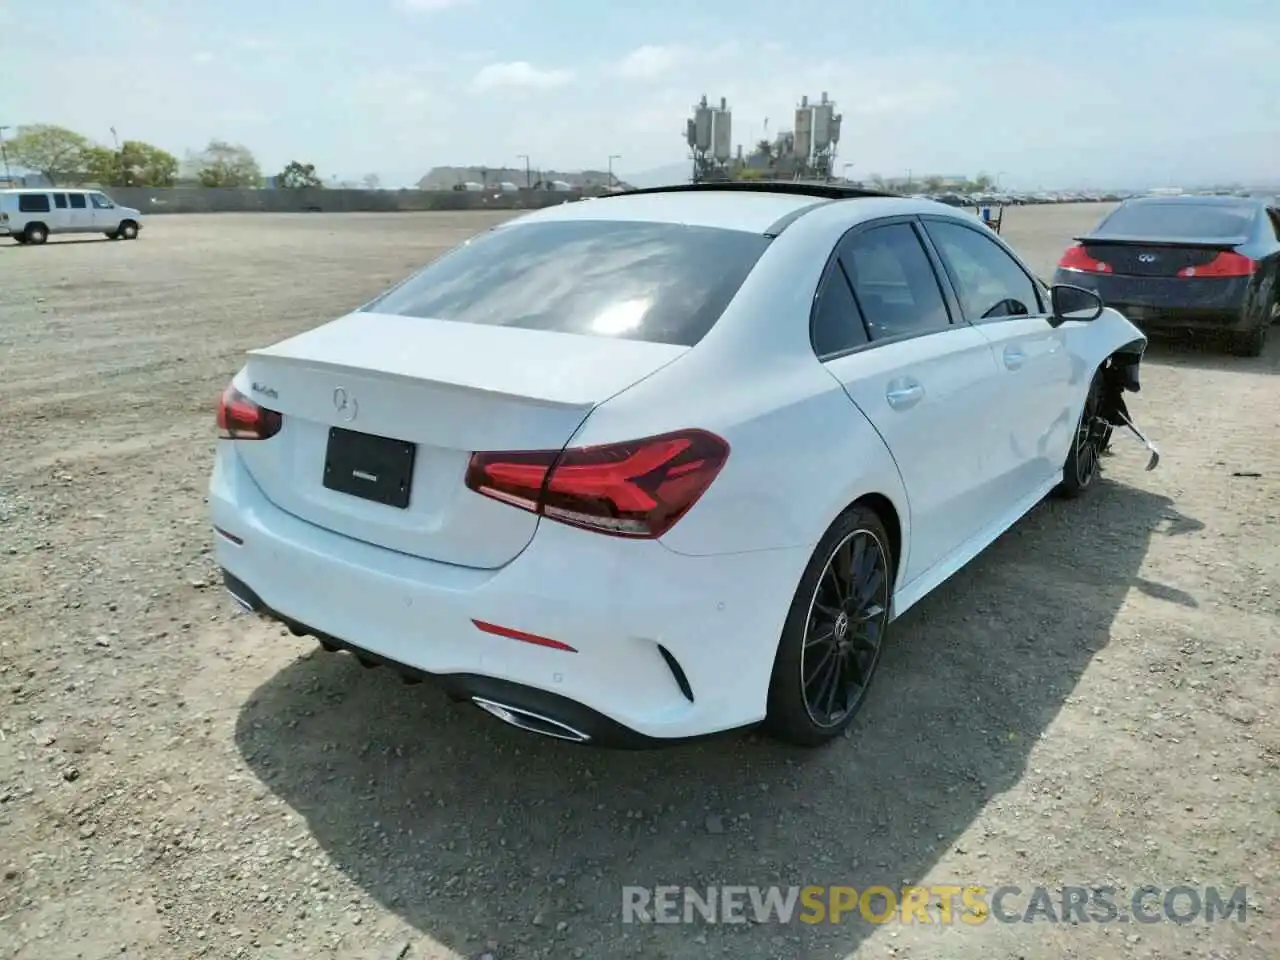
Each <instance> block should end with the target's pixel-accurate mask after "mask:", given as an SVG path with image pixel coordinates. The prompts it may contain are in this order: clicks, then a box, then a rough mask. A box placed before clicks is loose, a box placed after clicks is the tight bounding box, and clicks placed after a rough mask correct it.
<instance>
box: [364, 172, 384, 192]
mask: <svg viewBox="0 0 1280 960" xmlns="http://www.w3.org/2000/svg"><path fill="white" fill-rule="evenodd" d="M364 187H365V189H366V190H381V189H382V178H381V177H380V176H378V175H377V174H376V173H366V174H365V175H364Z"/></svg>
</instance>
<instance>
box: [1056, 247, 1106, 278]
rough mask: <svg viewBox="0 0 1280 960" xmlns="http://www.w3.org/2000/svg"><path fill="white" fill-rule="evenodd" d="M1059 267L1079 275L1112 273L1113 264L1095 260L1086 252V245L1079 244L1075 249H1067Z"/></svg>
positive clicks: (1059, 262)
mask: <svg viewBox="0 0 1280 960" xmlns="http://www.w3.org/2000/svg"><path fill="white" fill-rule="evenodd" d="M1058 266H1059V267H1060V268H1061V269H1063V270H1075V271H1077V272H1078V273H1110V272H1111V264H1109V263H1103V262H1102V261H1101V260H1095V259H1093V257H1091V256H1089V254H1088V253H1086V252H1085V249H1084V245H1083V244H1079V243H1077V244H1076V245H1075V246H1074V247H1068V248H1067V252H1066V253H1064V254H1063V255H1062V259H1061V260H1059V261H1058Z"/></svg>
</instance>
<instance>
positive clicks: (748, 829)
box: [0, 207, 1280, 960]
mask: <svg viewBox="0 0 1280 960" xmlns="http://www.w3.org/2000/svg"><path fill="white" fill-rule="evenodd" d="M1099 213H1100V210H1099V209H1097V208H1088V207H1058V208H1026V209H1014V210H1011V211H1010V212H1009V213H1008V214H1007V216H1006V221H1005V232H1006V234H1007V235H1008V236H1009V237H1010V238H1011V239H1012V240H1013V242H1014V243H1015V244H1016V245H1017V246H1019V247H1020V248H1021V249H1023V250H1024V251H1025V252H1026V253H1027V254H1028V255H1029V256H1030V257H1031V259H1032V260H1033V262H1034V263H1035V265H1036V266H1037V268H1039V269H1042V270H1043V271H1045V275H1047V271H1049V270H1050V269H1051V268H1052V263H1053V261H1054V259H1055V257H1056V255H1057V254H1058V253H1059V252H1060V250H1061V248H1062V247H1063V246H1064V245H1065V244H1066V243H1067V242H1069V238H1070V237H1071V236H1072V235H1073V234H1074V233H1075V232H1077V231H1079V230H1080V229H1082V228H1085V227H1087V226H1088V225H1089V224H1091V223H1092V222H1093V221H1094V220H1095V219H1096V217H1097V216H1098V215H1099ZM483 222H484V221H483V220H482V219H481V218H480V217H479V216H476V215H465V214H463V215H449V214H425V215H412V214H401V215H388V216H364V215H348V216H325V215H312V216H307V215H302V216H294V217H288V216H267V215H257V216H255V215H246V216H209V217H203V218H201V217H172V218H168V219H165V218H160V217H156V218H153V219H152V220H151V221H150V222H149V224H148V226H147V228H146V229H145V230H144V231H143V236H142V239H141V240H140V241H139V242H137V243H108V242H106V241H102V240H97V239H94V240H89V241H74V242H73V241H64V242H54V243H50V244H49V245H48V246H45V247H42V248H19V247H16V246H12V245H7V244H6V245H4V246H2V247H0V357H2V358H3V374H4V375H3V377H2V378H0V438H3V452H4V459H3V462H2V463H0V674H2V675H3V692H2V693H0V868H2V869H3V879H2V880H0V950H2V951H3V956H6V957H15V958H23V960H63V958H72V957H77V958H88V960H98V958H106V957H124V958H130V960H132V958H144V957H145V958H152V957H155V958H188V957H210V958H219V960H220V958H235V957H255V958H256V957H269V958H281V960H295V958H296V960H304V958H305V960H316V958H327V957H341V958H362V960H363V958H369V960H393V958H396V960H406V958H407V960H423V958H453V957H471V956H477V955H482V954H485V953H489V954H491V955H492V956H493V957H495V958H497V960H509V958H525V957H547V958H565V957H589V958H609V957H626V956H635V957H650V958H695V957H708V956H712V957H733V958H741V960H756V958H797V957H805V958H836V957H842V956H846V955H850V954H852V955H856V956H858V957H865V958H888V957H894V958H898V960H902V958H919V960H932V958H940V957H943V956H945V957H947V958H950V960H979V958H981V960H1013V958H1020V957H1028V958H1041V957H1044V958H1063V957H1073V958H1094V957H1151V958H1176V957H1201V958H1205V957H1215V958H1246V957H1259V958H1261V957H1275V956H1276V950H1277V947H1276V944H1277V943H1280V886H1278V883H1280V881H1278V879H1277V878H1278V877H1280V778H1278V777H1277V767H1278V766H1280V717H1278V715H1277V714H1278V713H1280V698H1278V697H1277V695H1276V689H1277V683H1280V656H1278V653H1280V617H1278V614H1280V536H1278V535H1277V529H1278V520H1280V443H1277V437H1278V436H1280V378H1278V377H1277V376H1276V374H1277V373H1278V372H1280V336H1278V337H1276V338H1275V339H1274V340H1273V343H1272V349H1271V350H1270V351H1269V353H1268V355H1267V356H1266V357H1263V358H1261V359H1258V360H1244V359H1238V358H1234V357H1229V356H1223V355H1219V354H1217V353H1214V352H1212V351H1202V350H1192V349H1189V348H1186V347H1176V346H1161V345H1159V344H1157V345H1156V346H1153V348H1152V350H1151V352H1150V353H1149V355H1148V356H1149V359H1148V363H1147V366H1146V376H1145V384H1144V391H1143V393H1142V394H1141V395H1140V396H1139V397H1138V398H1137V399H1136V400H1135V401H1134V402H1133V409H1134V412H1135V414H1136V415H1137V417H1138V418H1139V422H1140V423H1143V424H1145V425H1146V426H1148V427H1149V428H1150V431H1151V433H1152V434H1153V436H1154V437H1155V438H1157V441H1158V442H1159V443H1160V444H1161V446H1162V450H1163V451H1164V454H1165V460H1164V463H1163V464H1162V466H1161V468H1160V469H1159V470H1158V471H1157V472H1155V473H1151V474H1148V473H1144V472H1143V470H1142V465H1143V456H1142V454H1141V450H1140V448H1139V447H1138V446H1137V445H1136V444H1134V443H1129V442H1127V441H1126V440H1124V439H1120V440H1118V441H1117V451H1118V455H1117V456H1116V457H1114V458H1113V459H1111V460H1108V461H1107V463H1106V467H1107V476H1106V480H1105V482H1104V483H1103V484H1102V485H1101V486H1100V487H1099V488H1098V489H1096V490H1094V491H1093V492H1092V494H1091V495H1090V497H1089V498H1087V499H1086V500H1085V501H1083V502H1080V503H1076V504H1059V503H1053V504H1049V503H1046V504H1044V505H1042V506H1040V507H1039V508H1037V509H1036V510H1035V511H1034V512H1033V514H1032V515H1031V516H1030V517H1028V518H1027V519H1026V520H1025V521H1024V522H1022V523H1021V524H1019V525H1018V526H1017V527H1016V528H1015V529H1014V530H1013V531H1011V532H1010V533H1008V534H1007V535H1006V536H1004V537H1003V538H1002V539H1001V540H1000V541H999V542H998V543H996V544H995V545H994V546H993V547H992V548H991V549H990V550H988V551H987V552H986V553H985V554H984V555H983V556H982V557H981V558H979V559H978V560H977V561H976V562H975V563H973V564H972V565H971V566H970V567H969V568H968V569H967V570H965V571H964V572H962V573H961V574H960V575H958V576H957V577H955V578H954V579H953V580H952V581H951V582H950V583H948V584H947V585H945V586H944V587H943V588H941V589H940V590H939V591H938V592H937V593H936V594H935V595H933V596H932V597H930V598H929V599H927V600H926V601H925V602H923V603H921V604H920V605H919V606H918V607H917V608H915V609H913V610H912V611H911V612H910V613H909V614H908V615H907V616H905V617H904V618H903V620H902V621H901V622H900V623H899V624H898V627H897V643H896V645H895V646H894V647H893V649H892V650H890V651H889V652H888V653H887V654H886V661H885V662H884V664H883V667H882V671H881V674H880V677H879V679H878V681H877V687H876V690H875V691H874V693H873V695H872V697H871V701H870V702H869V704H868V706H867V708H866V710H865V711H864V713H863V714H862V716H861V717H860V719H859V722H858V724H857V726H856V728H855V729H854V731H853V732H852V733H853V735H852V736H850V738H849V739H847V740H845V741H842V742H840V743H839V744H837V745H835V746H834V747H833V748H831V749H828V750H825V751H820V752H815V753H803V754H802V753H795V752H789V751H787V750H784V749H781V748H779V747H776V746H773V745H770V744H768V743H766V742H762V741H761V740H759V739H757V738H755V737H754V736H747V737H743V738H740V739H734V740H730V741H728V742H726V743H716V744H714V745H706V746H698V747H682V748H678V749H675V750H671V751H666V752H659V753H653V754H647V753H642V754H610V753H601V752H596V751H588V750H584V749H580V748H573V747H567V746H562V745H559V744H557V743H554V742H550V741H541V740H537V739H533V738H530V737H527V736H523V735H521V734H519V733H517V732H515V731H511V730H508V729H507V728H505V727H503V726H501V725H499V724H498V723H496V722H495V721H492V720H491V719H489V718H487V717H485V716H484V715H483V714H481V713H480V711H478V710H475V709H474V708H470V707H461V706H451V705H448V704H446V702H445V700H444V698H443V696H441V695H440V694H438V693H437V692H436V691H434V690H432V689H430V688H427V687H422V686H419V687H405V686H402V685H401V684H400V683H399V682H398V681H397V680H396V678H395V677H394V676H392V675H390V674H389V673H388V672H387V671H378V670H375V671H368V672H366V671H364V670H362V669H360V667H359V666H358V665H357V664H356V663H355V661H354V660H353V659H351V658H350V657H346V656H341V655H330V654H323V653H320V652H318V650H317V648H315V647H314V645H313V644H312V643H310V642H307V641H304V640H298V639H295V638H292V637H289V636H286V635H283V634H282V631H280V630H279V629H275V628H272V627H269V626H267V625H264V624H262V623H260V622H258V621H256V620H254V619H253V618H250V617H248V616H246V615H243V614H238V613H234V612H233V609H234V608H233V606H232V604H231V603H230V602H229V600H227V599H226V598H225V597H224V595H223V593H222V591H221V589H219V587H218V586H217V585H216V579H215V573H216V571H215V569H214V567H213V564H212V562H211V557H210V534H209V530H208V527H207V525H206V520H205V505H204V490H205V484H206V480H207V473H208V469H209V464H210V454H211V450H212V447H213V432H214V431H213V419H212V418H213V401H214V399H215V397H216V395H217V393H218V392H219V390H220V389H221V388H222V387H223V386H224V385H225V383H226V381H227V380H228V378H229V377H230V376H231V374H232V373H233V372H234V370H235V369H236V368H237V367H238V366H239V365H240V362H241V360H240V357H241V353H242V351H244V350H245V349H247V348H249V347H252V346H256V345H262V344H265V343H268V342H271V341H273V340H276V339H279V338H281V337H283V336H285V335H288V334H291V333H294V332H297V331H300V330H302V329H304V328H307V327H309V326H312V325H315V324H317V323H319V322H321V321H323V320H326V319H329V318H332V317H334V316H336V315H338V314H340V313H342V312H343V311H345V310H347V309H349V308H351V307H354V306H356V305H357V304H359V303H361V302H362V301H364V300H365V299H366V298H368V297H370V296H371V295H372V294H374V293H376V292H377V291H379V290H380V289H381V288H383V287H384V286H385V285H387V284H388V283H390V282H391V281H393V280H395V279H397V278H399V277H400V276H402V275H403V274H405V273H406V272H408V271H409V270H410V269H411V268H412V267H414V266H416V265H418V264H420V263H421V262H423V261H424V260H426V259H428V258H430V257H431V256H433V255H435V254H436V253H438V252H439V251H440V250H441V249H442V248H444V247H446V246H448V245H450V244H452V243H454V242H456V241H458V240H460V239H462V238H463V237H464V236H466V235H468V234H470V233H472V232H475V231H476V230H477V229H478V228H479V227H480V226H481V224H482V223H483ZM903 882H909V883H928V884H938V883H956V884H980V885H986V886H988V887H995V886H997V885H999V884H1002V883H1007V884H1014V885H1018V886H1020V887H1022V888H1023V890H1024V891H1026V892H1028V893H1029V892H1030V890H1031V889H1032V888H1033V887H1035V886H1036V885H1040V884H1043V885H1049V886H1057V885H1062V884H1072V885H1081V886H1093V885H1112V886H1115V887H1118V888H1120V893H1119V894H1118V895H1117V897H1116V901H1117V902H1118V903H1119V904H1120V906H1121V908H1122V909H1123V908H1125V907H1127V904H1128V896H1129V894H1130V893H1131V892H1133V891H1134V890H1136V889H1137V888H1139V887H1140V886H1142V885H1144V884H1152V885H1155V886H1157V887H1159V888H1161V889H1162V890H1165V889H1168V888H1170V887H1173V886H1176V885H1179V884H1188V885H1191V886H1194V887H1200V888H1203V887H1204V886H1207V885H1217V886H1219V887H1223V888H1225V892H1226V893H1229V892H1230V891H1231V890H1233V889H1234V888H1236V887H1237V886H1239V885H1241V884H1243V885H1246V886H1247V888H1248V891H1249V900H1250V907H1249V912H1248V914H1247V918H1246V920H1245V922H1244V923H1240V922H1237V921H1235V920H1231V921H1225V922H1224V921H1221V920H1219V921H1217V922H1215V923H1212V924H1209V923H1205V922H1204V921H1203V920H1198V921H1197V922H1194V923H1190V924H1187V925H1177V924H1175V923H1172V922H1161V923H1155V924H1150V925H1144V924H1133V923H1130V924H1122V923H1118V922H1117V923H1109V924H1108V923H1085V924H1066V923H1062V924H1053V923H1049V922H1046V921H1044V920H1041V921H1039V922H1037V923H1034V924H1030V925H1028V924H1006V923H996V922H987V923H984V924H980V925H977V926H969V925H965V924H959V925H952V926H950V927H946V928H944V927H941V926H933V927H926V926H923V925H901V924H885V925H875V924H871V923H868V922H865V921H864V920H858V919H852V917H853V916H854V915H850V917H846V918H845V922H843V923H841V924H839V925H816V926H806V925H803V924H793V925H789V926H780V925H772V924H764V925H759V924H745V925H707V924H704V923H699V924H698V925H695V926H683V925H643V926H642V925H625V924H623V923H622V922H621V899H622V895H621V887H622V885H624V884H638V885H646V886H652V885H658V884H679V885H684V884H689V885H692V886H695V887H704V886H706V885H707V884H711V883H728V884H746V885H756V884H759V885H764V884H773V883H780V884H848V885H853V886H855V887H858V888H864V887H866V886H868V885H870V884H877V883H880V884H887V885H889V886H891V887H897V886H898V885H900V884H901V883H903ZM1153 902H1157V903H1158V899H1157V900H1156V901H1153ZM1026 905H1027V898H1026V897H1025V896H1024V897H1014V898H1011V899H1010V900H1009V901H1008V903H1007V905H1006V907H1007V909H1009V910H1012V911H1014V912H1021V911H1022V910H1023V909H1025V907H1026ZM1180 909H1183V910H1185V909H1186V901H1183V903H1182V906H1181V907H1180ZM1125 912H1126V913H1127V910H1126V911H1125ZM934 915H935V917H936V916H937V915H938V914H937V913H936V912H935V914H934ZM1267 943H1270V944H1271V946H1270V947H1268V946H1267V945H1266V944H1267Z"/></svg>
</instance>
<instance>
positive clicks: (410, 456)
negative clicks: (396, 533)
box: [324, 427, 418, 510]
mask: <svg viewBox="0 0 1280 960" xmlns="http://www.w3.org/2000/svg"><path fill="white" fill-rule="evenodd" d="M417 449H418V448H417V446H416V445H415V444H412V443H407V442H405V441H404V440H394V439H392V438H391V437H375V436H374V435H373V434H369V433H357V432H356V431H354V430H343V429H342V428H341V427H330V428H329V444H328V447H327V448H326V450H325V456H324V485H325V486H326V487H327V488H328V489H330V490H336V491H337V492H339V493H346V494H350V495H351V496H353V497H360V498H361V499H362V500H372V501H373V502H374V503H383V504H386V505H387V506H388V507H399V508H400V509H402V510H403V509H404V508H405V507H407V506H409V492H410V491H409V488H410V486H411V485H412V482H413V461H414V456H415V454H416V453H417Z"/></svg>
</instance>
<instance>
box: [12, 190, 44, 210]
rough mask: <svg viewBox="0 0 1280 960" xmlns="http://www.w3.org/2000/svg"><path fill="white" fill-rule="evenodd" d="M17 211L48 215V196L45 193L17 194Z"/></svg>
mask: <svg viewBox="0 0 1280 960" xmlns="http://www.w3.org/2000/svg"><path fill="white" fill-rule="evenodd" d="M18 209H19V210H20V211H21V212H23V213H48V212H49V195H48V194H47V193H20V194H18Z"/></svg>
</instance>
